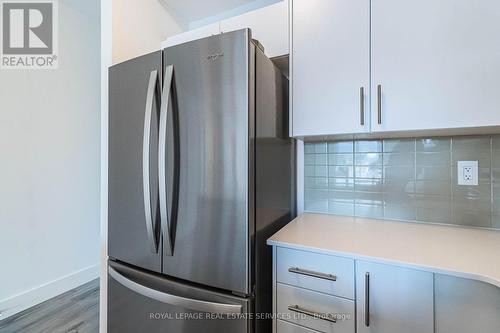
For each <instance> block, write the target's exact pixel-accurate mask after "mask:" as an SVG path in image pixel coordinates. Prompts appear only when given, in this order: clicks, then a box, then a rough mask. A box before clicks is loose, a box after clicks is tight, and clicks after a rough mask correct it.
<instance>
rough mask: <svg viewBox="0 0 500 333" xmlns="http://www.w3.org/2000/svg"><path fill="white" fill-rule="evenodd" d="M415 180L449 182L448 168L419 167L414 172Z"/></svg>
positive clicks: (449, 170)
mask: <svg viewBox="0 0 500 333" xmlns="http://www.w3.org/2000/svg"><path fill="white" fill-rule="evenodd" d="M416 179H417V180H446V181H450V180H451V168H450V167H449V166H420V167H417V171H416Z"/></svg>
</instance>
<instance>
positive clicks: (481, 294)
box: [273, 246, 500, 333]
mask: <svg viewBox="0 0 500 333" xmlns="http://www.w3.org/2000/svg"><path fill="white" fill-rule="evenodd" d="M274 253H275V256H274V273H273V274H274V275H273V281H274V297H275V299H274V302H273V304H274V313H275V315H276V319H275V321H274V325H273V327H274V331H273V333H315V332H316V333H317V332H323V333H473V332H480V333H500V288H498V287H497V286H494V285H491V284H487V283H484V282H480V281H474V280H469V279H462V278H457V277H452V276H448V275H441V274H434V273H432V272H424V271H421V270H416V269H409V268H404V267H401V266H396V265H385V264H379V263H374V262H370V261H367V260H354V259H351V258H345V257H339V256H334V255H328V254H324V253H316V252H311V251H303V250H297V249H291V248H285V247H280V246H277V247H276V248H275V249H274ZM337 283H338V285H336V284H337ZM354 286H355V292H351V287H354Z"/></svg>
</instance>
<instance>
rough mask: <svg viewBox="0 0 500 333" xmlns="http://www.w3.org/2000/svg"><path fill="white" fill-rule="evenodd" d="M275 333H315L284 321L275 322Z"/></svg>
mask: <svg viewBox="0 0 500 333" xmlns="http://www.w3.org/2000/svg"><path fill="white" fill-rule="evenodd" d="M276 328H277V333H316V331H313V330H310V329H308V328H305V327H302V326H298V325H295V324H291V323H287V322H286V321H282V320H278V321H277V327H276Z"/></svg>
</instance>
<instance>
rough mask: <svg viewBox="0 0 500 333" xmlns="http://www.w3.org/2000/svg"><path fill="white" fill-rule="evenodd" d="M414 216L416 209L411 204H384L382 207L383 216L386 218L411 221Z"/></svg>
mask: <svg viewBox="0 0 500 333" xmlns="http://www.w3.org/2000/svg"><path fill="white" fill-rule="evenodd" d="M416 216H417V213H416V209H415V207H414V206H413V205H392V204H386V205H385V207H384V217H386V218H388V219H401V220H407V221H413V220H415V218H416Z"/></svg>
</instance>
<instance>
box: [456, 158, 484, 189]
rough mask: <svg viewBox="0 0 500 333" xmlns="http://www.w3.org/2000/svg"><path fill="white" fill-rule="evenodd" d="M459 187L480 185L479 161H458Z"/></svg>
mask: <svg viewBox="0 0 500 333" xmlns="http://www.w3.org/2000/svg"><path fill="white" fill-rule="evenodd" d="M457 164H458V165H457V171H458V172H457V175H458V185H469V186H470V185H472V186H475V185H479V170H478V169H479V167H478V161H458V163H457Z"/></svg>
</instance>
